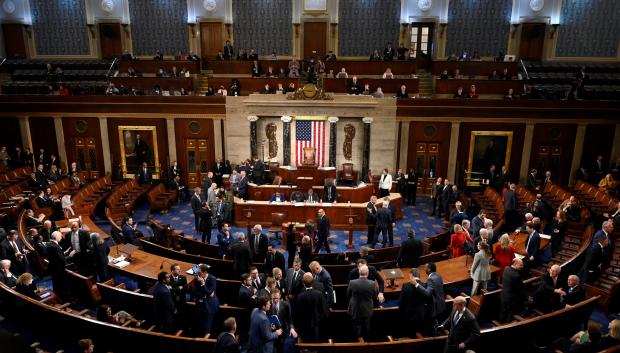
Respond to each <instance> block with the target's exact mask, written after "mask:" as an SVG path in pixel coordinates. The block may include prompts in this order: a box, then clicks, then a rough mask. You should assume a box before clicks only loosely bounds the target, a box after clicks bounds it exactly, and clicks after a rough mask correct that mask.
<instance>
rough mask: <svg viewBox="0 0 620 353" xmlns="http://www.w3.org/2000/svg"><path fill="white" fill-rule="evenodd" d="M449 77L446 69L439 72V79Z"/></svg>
mask: <svg viewBox="0 0 620 353" xmlns="http://www.w3.org/2000/svg"><path fill="white" fill-rule="evenodd" d="M449 78H450V76H449V75H448V70H443V71H442V72H441V74H440V75H439V79H440V80H447V79H449Z"/></svg>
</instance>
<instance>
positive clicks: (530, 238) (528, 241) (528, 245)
mask: <svg viewBox="0 0 620 353" xmlns="http://www.w3.org/2000/svg"><path fill="white" fill-rule="evenodd" d="M532 234H534V233H532ZM532 234H530V235H529V236H528V237H527V244H526V245H525V251H526V252H527V249H529V248H530V240H532Z"/></svg>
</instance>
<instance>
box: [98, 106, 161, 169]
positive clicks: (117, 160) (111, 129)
mask: <svg viewBox="0 0 620 353" xmlns="http://www.w3.org/2000/svg"><path fill="white" fill-rule="evenodd" d="M121 125H122V126H155V127H156V128H157V153H158V157H159V164H160V165H161V170H160V175H162V177H167V174H168V165H169V162H170V161H169V158H168V130H167V128H166V120H165V119H150V118H144V119H137V118H108V136H109V141H110V155H111V157H112V169H114V171H115V172H116V171H118V170H120V169H121V167H120V165H121V150H120V143H119V139H118V138H119V136H118V127H119V126H121ZM150 147H153V146H150ZM127 172H128V173H133V172H134V171H131V170H128V171H127Z"/></svg>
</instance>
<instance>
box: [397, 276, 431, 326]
mask: <svg viewBox="0 0 620 353" xmlns="http://www.w3.org/2000/svg"><path fill="white" fill-rule="evenodd" d="M419 282H420V270H418V269H417V268H415V267H414V268H412V269H411V271H409V282H407V283H405V284H403V290H402V291H401V292H400V300H399V305H398V311H399V312H400V317H401V320H402V322H403V325H402V326H401V327H402V333H403V336H405V337H420V336H429V335H430V325H428V306H427V304H426V302H427V300H426V294H425V293H424V289H423V286H421V285H420V284H419Z"/></svg>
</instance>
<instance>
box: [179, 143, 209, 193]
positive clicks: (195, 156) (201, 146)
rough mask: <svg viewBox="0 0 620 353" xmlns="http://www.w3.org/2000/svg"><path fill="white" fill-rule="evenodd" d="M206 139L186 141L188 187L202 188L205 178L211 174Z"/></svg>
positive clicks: (183, 164)
mask: <svg viewBox="0 0 620 353" xmlns="http://www.w3.org/2000/svg"><path fill="white" fill-rule="evenodd" d="M207 146H208V145H207V140H206V139H185V163H182V164H181V165H182V166H187V167H186V168H187V170H185V173H186V175H187V186H188V187H189V188H194V187H197V186H198V187H202V184H203V183H204V178H205V177H206V176H207V173H208V172H209V168H208V165H209V164H208V155H209V154H208V153H207Z"/></svg>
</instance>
